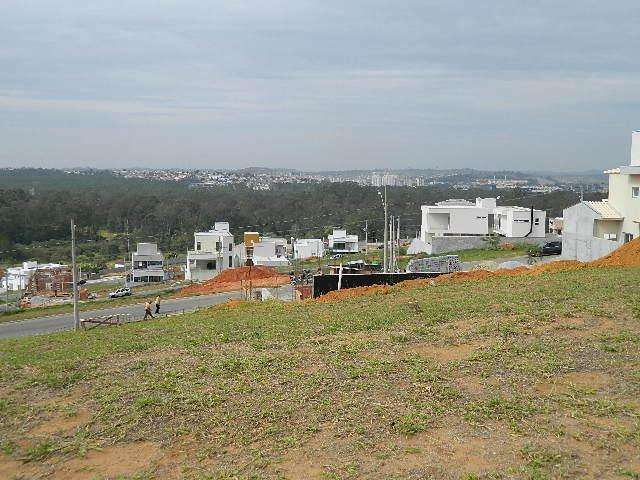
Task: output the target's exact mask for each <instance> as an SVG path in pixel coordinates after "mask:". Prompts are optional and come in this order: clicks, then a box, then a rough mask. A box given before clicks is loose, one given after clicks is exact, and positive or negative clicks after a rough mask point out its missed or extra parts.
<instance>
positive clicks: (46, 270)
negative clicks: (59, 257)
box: [25, 263, 73, 297]
mask: <svg viewBox="0 0 640 480" xmlns="http://www.w3.org/2000/svg"><path fill="white" fill-rule="evenodd" d="M72 292H73V274H72V273H71V267H69V266H68V265H60V264H58V263H48V264H44V265H38V267H37V269H36V271H35V272H34V273H33V275H32V276H31V279H30V280H29V283H28V284H27V288H26V291H25V294H26V295H27V296H33V295H46V296H53V297H58V296H67V295H71V294H72Z"/></svg>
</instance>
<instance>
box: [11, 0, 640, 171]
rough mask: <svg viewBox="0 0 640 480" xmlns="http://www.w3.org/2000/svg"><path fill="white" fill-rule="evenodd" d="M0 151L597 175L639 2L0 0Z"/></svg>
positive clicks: (629, 97)
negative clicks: (592, 171) (588, 171)
mask: <svg viewBox="0 0 640 480" xmlns="http://www.w3.org/2000/svg"><path fill="white" fill-rule="evenodd" d="M1 4H2V5H1V6H0V166H12V165H15V166H24V165H33V166H48V167H51V166H58V167H70V166H94V167H103V168H110V167H126V166H159V167H191V168H198V167H206V168H238V167H245V166H271V167H294V168H300V169H313V170H319V169H347V168H384V167H390V168H399V167H421V168H428V167H440V168H448V167H472V168H491V169H493V168H512V169H528V170H531V169H536V170H539V169H555V170H586V169H593V168H603V167H608V166H617V165H620V164H624V163H627V162H628V157H629V142H630V134H631V131H632V130H634V129H640V2H639V1H638V0H609V1H602V0H564V1H558V0H534V1H524V0H487V1H469V0H465V1H462V0H438V1H429V0H405V1H403V0H399V1H389V0H368V1H364V0H256V1H252V0H227V1H218V0H199V1H190V0H180V1H178V0H176V1H167V0H136V1H124V0H101V1H91V0H82V1H79V0H2V1H1Z"/></svg>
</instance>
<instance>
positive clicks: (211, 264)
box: [207, 260, 216, 270]
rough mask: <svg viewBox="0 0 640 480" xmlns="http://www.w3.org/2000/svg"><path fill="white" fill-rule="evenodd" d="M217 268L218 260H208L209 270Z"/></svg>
mask: <svg viewBox="0 0 640 480" xmlns="http://www.w3.org/2000/svg"><path fill="white" fill-rule="evenodd" d="M215 269H216V261H215V260H212V261H210V262H207V270H215Z"/></svg>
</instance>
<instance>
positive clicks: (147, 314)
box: [143, 300, 155, 320]
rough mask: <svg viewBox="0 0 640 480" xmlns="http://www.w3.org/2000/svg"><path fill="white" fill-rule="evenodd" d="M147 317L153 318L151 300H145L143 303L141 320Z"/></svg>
mask: <svg viewBox="0 0 640 480" xmlns="http://www.w3.org/2000/svg"><path fill="white" fill-rule="evenodd" d="M148 317H151V318H155V317H154V316H153V314H152V313H151V302H149V300H147V303H145V304H144V318H143V320H146V319H147V318H148Z"/></svg>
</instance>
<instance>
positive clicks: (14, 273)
mask: <svg viewBox="0 0 640 480" xmlns="http://www.w3.org/2000/svg"><path fill="white" fill-rule="evenodd" d="M37 269H38V262H23V263H22V266H21V267H9V268H7V271H6V272H5V274H4V275H3V276H2V278H0V288H2V290H5V291H6V289H7V286H8V287H9V291H13V292H17V291H19V290H25V289H26V288H27V286H28V285H29V281H30V280H31V277H33V275H34V274H35V273H36V270H37Z"/></svg>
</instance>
